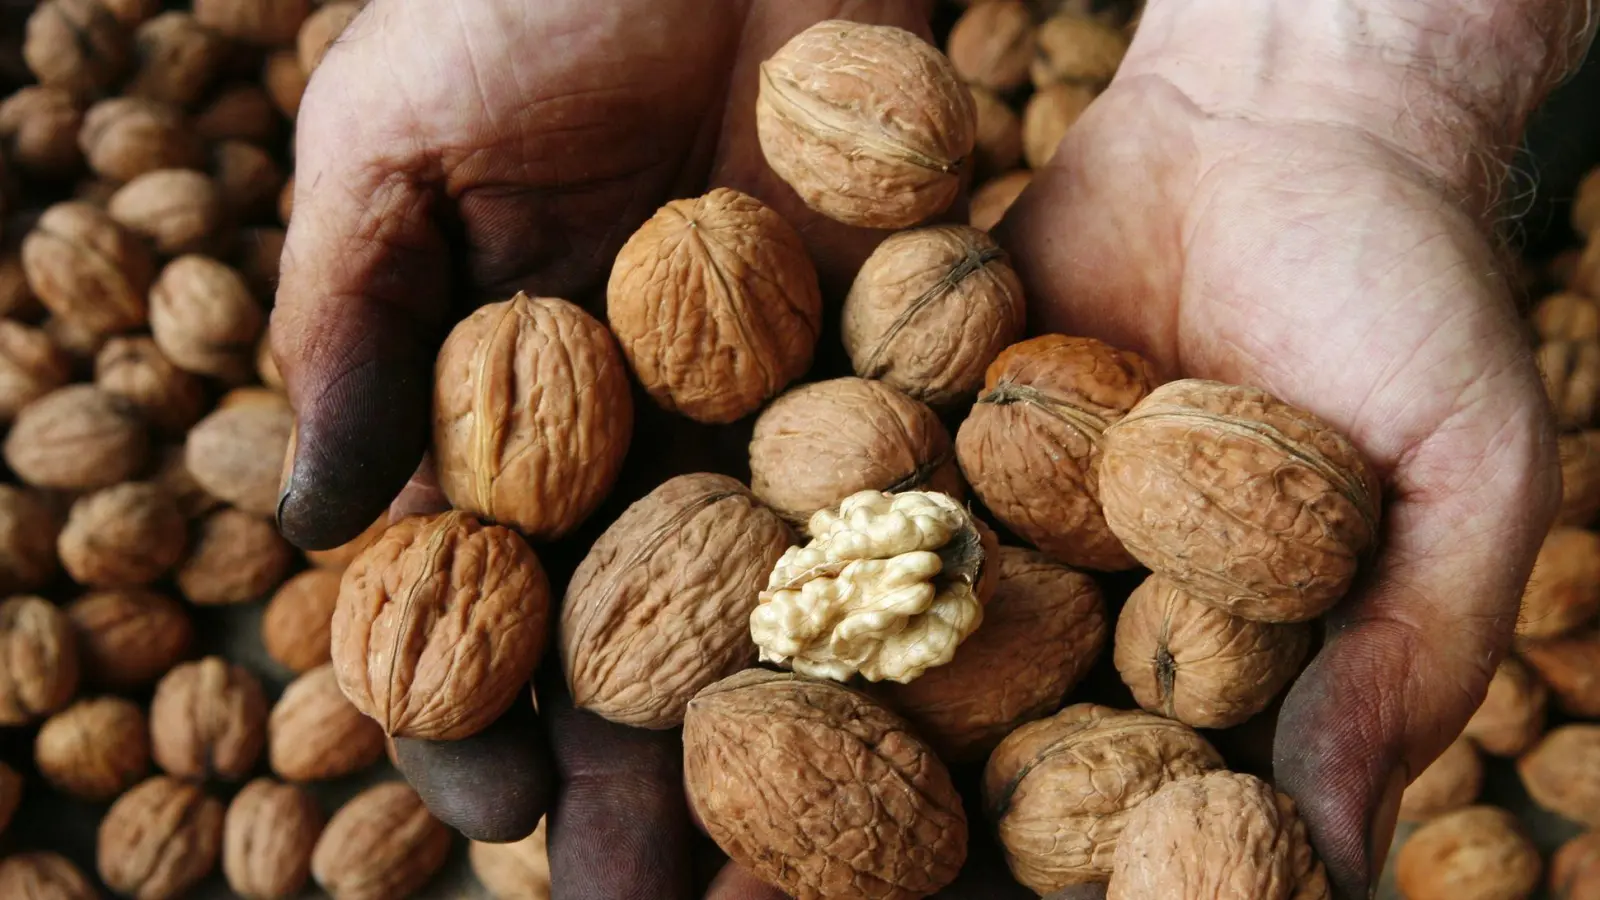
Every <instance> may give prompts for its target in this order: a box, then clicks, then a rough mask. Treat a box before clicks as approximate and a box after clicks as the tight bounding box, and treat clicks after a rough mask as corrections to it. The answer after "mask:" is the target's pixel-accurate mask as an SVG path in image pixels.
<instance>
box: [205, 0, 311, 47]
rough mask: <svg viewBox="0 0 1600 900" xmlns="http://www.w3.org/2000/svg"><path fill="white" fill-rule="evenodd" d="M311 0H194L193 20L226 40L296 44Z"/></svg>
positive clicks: (308, 12)
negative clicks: (296, 37) (198, 21)
mask: <svg viewBox="0 0 1600 900" xmlns="http://www.w3.org/2000/svg"><path fill="white" fill-rule="evenodd" d="M310 14H311V0H194V17H195V18H196V19H199V20H200V24H201V25H204V26H205V27H207V28H209V29H211V30H212V31H215V32H217V33H218V34H220V35H222V36H223V37H225V38H229V39H230V40H235V41H238V42H240V43H242V44H254V45H256V46H259V47H277V46H282V45H285V44H292V43H294V39H295V36H296V35H297V34H298V33H299V32H300V23H302V22H304V21H305V20H306V16H308V15H310Z"/></svg>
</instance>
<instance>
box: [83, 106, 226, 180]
mask: <svg viewBox="0 0 1600 900" xmlns="http://www.w3.org/2000/svg"><path fill="white" fill-rule="evenodd" d="M78 146H79V147H80V148H82V150H83V157H84V159H86V160H88V162H89V168H90V169H92V170H94V173H95V174H96V175H99V176H100V177H102V178H105V179H107V180H109V181H115V182H126V181H132V180H133V179H135V178H137V177H139V176H140V175H143V174H144V173H146V172H152V171H155V170H156V169H193V168H197V167H198V166H199V165H200V162H201V160H202V158H203V151H202V148H201V144H200V139H199V136H198V135H196V134H195V133H194V131H193V130H192V129H191V128H190V127H189V123H188V122H187V121H185V120H184V117H183V112H182V111H181V110H179V109H178V108H177V107H174V106H171V105H169V104H166V103H159V102H157V101H154V100H146V99H144V98H142V97H115V98H112V99H110V100H102V101H100V102H99V103H96V104H95V105H93V106H91V107H89V109H88V111H87V112H85V113H84V114H83V130H82V131H81V132H79V133H78Z"/></svg>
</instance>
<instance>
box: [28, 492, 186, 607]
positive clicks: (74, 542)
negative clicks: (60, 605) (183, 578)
mask: <svg viewBox="0 0 1600 900" xmlns="http://www.w3.org/2000/svg"><path fill="white" fill-rule="evenodd" d="M187 525H188V523H187V522H185V521H184V518H183V513H181V512H179V511H178V504H177V502H176V501H174V500H173V499H172V498H171V497H169V496H167V493H166V492H165V491H163V490H162V489H161V488H160V487H159V486H157V485H154V484H150V483H149V482H141V481H129V482H124V483H122V484H118V485H113V486H112V487H109V488H105V489H104V490H100V491H96V492H95V493H93V494H88V495H85V496H84V497H82V498H81V499H79V500H78V501H77V502H75V503H73V504H72V512H71V513H70V514H69V515H68V516H67V524H66V527H65V528H63V529H61V537H60V538H59V539H58V540H57V541H56V549H57V552H59V553H60V555H61V565H62V568H64V569H66V570H67V574H68V575H71V576H72V579H73V580H74V581H76V582H78V583H79V584H82V585H86V586H89V587H97V588H113V587H139V586H141V585H146V584H149V583H150V582H152V581H155V580H156V579H157V578H160V577H161V576H162V575H164V574H165V573H166V572H167V570H168V569H171V568H172V567H173V566H175V565H177V564H178V560H180V559H182V558H183V551H184V547H185V545H186V543H187V535H186V534H185V532H186V530H187Z"/></svg>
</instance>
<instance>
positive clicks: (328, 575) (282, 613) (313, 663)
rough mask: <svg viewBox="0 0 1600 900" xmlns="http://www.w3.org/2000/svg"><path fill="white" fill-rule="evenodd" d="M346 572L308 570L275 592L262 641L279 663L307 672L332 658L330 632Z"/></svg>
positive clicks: (263, 618)
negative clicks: (341, 581)
mask: <svg viewBox="0 0 1600 900" xmlns="http://www.w3.org/2000/svg"><path fill="white" fill-rule="evenodd" d="M342 575H343V573H342V572H340V571H338V570H330V569H307V570H306V571H304V572H301V573H300V574H298V575H296V576H294V577H293V578H290V579H289V580H288V581H286V582H284V583H283V586H282V587H280V588H278V592H277V593H276V594H273V595H272V602H270V603H268V604H267V609H266V612H264V613H263V614H262V616H261V644H262V646H263V647H264V648H265V649H266V651H267V655H268V656H270V657H272V658H273V659H274V660H275V661H277V662H278V664H279V665H282V666H283V667H284V668H286V669H288V670H289V671H291V672H305V671H309V670H311V669H314V668H316V667H317V666H320V665H322V664H323V663H325V662H327V661H328V660H329V659H330V658H331V657H330V655H329V641H330V638H329V631H330V629H331V628H332V626H333V608H334V606H335V605H336V604H337V603H338V602H339V580H340V578H341V577H342Z"/></svg>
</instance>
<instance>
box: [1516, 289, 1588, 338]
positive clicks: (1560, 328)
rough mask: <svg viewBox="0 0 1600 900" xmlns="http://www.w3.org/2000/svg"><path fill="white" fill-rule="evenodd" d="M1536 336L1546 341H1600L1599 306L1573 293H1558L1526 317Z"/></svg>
mask: <svg viewBox="0 0 1600 900" xmlns="http://www.w3.org/2000/svg"><path fill="white" fill-rule="evenodd" d="M1529 318H1530V320H1531V321H1532V322H1533V327H1534V330H1535V331H1537V332H1538V333H1539V337H1541V338H1543V339H1544V340H1547V341H1593V340H1600V303H1597V302H1596V301H1595V300H1593V299H1592V298H1590V297H1585V296H1584V295H1582V294H1576V293H1573V292H1572V291H1557V292H1556V293H1554V294H1551V295H1550V296H1548V297H1545V298H1544V299H1543V300H1540V301H1539V304H1538V305H1537V306H1535V307H1534V308H1533V314H1532V315H1531V316H1529Z"/></svg>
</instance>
